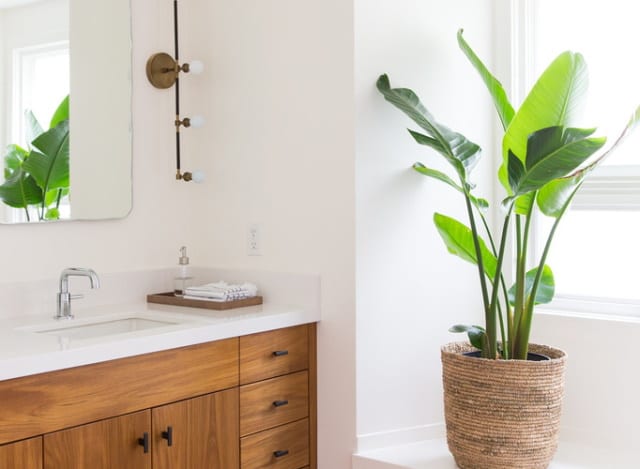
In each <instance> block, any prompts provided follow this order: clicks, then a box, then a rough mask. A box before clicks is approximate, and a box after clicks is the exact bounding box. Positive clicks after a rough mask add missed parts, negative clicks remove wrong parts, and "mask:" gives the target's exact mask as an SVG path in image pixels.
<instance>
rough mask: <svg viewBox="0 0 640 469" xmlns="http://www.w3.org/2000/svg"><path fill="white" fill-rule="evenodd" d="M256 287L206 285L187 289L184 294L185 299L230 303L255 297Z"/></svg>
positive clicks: (245, 284)
mask: <svg viewBox="0 0 640 469" xmlns="http://www.w3.org/2000/svg"><path fill="white" fill-rule="evenodd" d="M257 293H258V287H256V286H255V285H254V284H253V283H248V282H247V283H243V284H242V285H229V284H228V283H227V282H223V281H220V282H215V283H207V284H206V285H199V286H195V287H188V288H187V289H186V290H185V292H184V297H185V298H195V299H207V300H212V301H232V300H240V299H243V298H250V297H253V296H256V294H257Z"/></svg>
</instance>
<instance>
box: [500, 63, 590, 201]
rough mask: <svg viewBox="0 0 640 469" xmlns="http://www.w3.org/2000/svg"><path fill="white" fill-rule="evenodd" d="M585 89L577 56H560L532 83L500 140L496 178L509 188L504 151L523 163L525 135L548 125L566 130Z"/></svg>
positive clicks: (583, 66) (583, 67)
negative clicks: (500, 149) (497, 176)
mask: <svg viewBox="0 0 640 469" xmlns="http://www.w3.org/2000/svg"><path fill="white" fill-rule="evenodd" d="M587 87H588V75H587V66H586V64H585V62H584V59H583V57H582V55H581V54H578V53H574V52H569V51H567V52H564V53H562V54H560V55H559V56H558V57H557V58H556V59H555V60H554V61H553V62H552V63H551V64H550V65H549V67H547V69H546V70H545V71H544V72H543V73H542V75H541V76H540V78H538V81H537V82H536V83H535V85H534V86H533V88H532V89H531V91H530V92H529V94H528V95H527V97H526V98H525V100H524V102H523V103H522V105H521V106H520V108H519V109H518V111H517V112H516V114H515V115H514V117H513V119H512V121H511V123H510V124H509V127H508V128H507V131H506V132H505V135H504V138H503V140H502V151H503V163H502V165H501V167H500V171H499V178H500V181H501V183H502V184H503V186H504V187H505V189H507V191H511V187H510V186H509V181H508V175H507V166H508V151H509V150H511V151H512V152H513V154H514V155H516V156H518V158H520V159H521V160H522V161H526V154H527V142H528V139H529V135H531V134H532V133H533V132H536V131H538V130H540V129H545V128H547V127H552V126H563V127H570V126H571V124H572V123H573V122H574V120H575V118H576V116H577V114H578V113H579V111H580V107H581V104H582V97H583V95H584V93H585V92H586V90H587Z"/></svg>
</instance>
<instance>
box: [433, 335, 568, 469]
mask: <svg viewBox="0 0 640 469" xmlns="http://www.w3.org/2000/svg"><path fill="white" fill-rule="evenodd" d="M474 350H476V349H475V348H473V347H472V346H471V345H469V344H467V343H463V342H458V343H451V344H448V345H445V346H443V347H442V349H441V355H442V374H443V384H444V411H445V421H446V425H447V443H448V445H449V451H451V454H452V455H453V457H454V459H455V461H456V464H457V465H458V467H460V468H461V469H544V468H546V467H548V466H549V463H550V462H551V459H552V458H553V455H554V453H555V452H556V448H557V446H558V429H559V426H560V410H561V404H562V395H563V390H564V368H565V361H566V355H565V353H564V352H563V351H561V350H557V349H554V348H551V347H546V346H544V345H534V344H530V346H529V352H534V353H539V354H542V355H546V356H548V357H549V358H550V360H546V361H527V360H488V359H484V358H476V357H469V356H466V355H462V354H463V353H464V352H470V351H474Z"/></svg>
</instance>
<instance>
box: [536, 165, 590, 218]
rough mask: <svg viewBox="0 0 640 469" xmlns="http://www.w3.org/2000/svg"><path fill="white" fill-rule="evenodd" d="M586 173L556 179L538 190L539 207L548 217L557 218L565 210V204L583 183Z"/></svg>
mask: <svg viewBox="0 0 640 469" xmlns="http://www.w3.org/2000/svg"><path fill="white" fill-rule="evenodd" d="M585 176H586V173H581V174H579V175H577V176H571V177H566V178H561V179H556V180H554V181H551V182H550V183H548V184H547V185H545V186H544V187H543V188H542V189H540V191H539V192H538V198H537V202H538V208H539V209H540V211H541V212H542V213H544V214H545V215H547V216H548V217H553V218H557V217H559V216H560V215H562V214H563V213H564V211H565V206H566V204H567V203H568V202H569V200H570V199H571V198H572V197H573V195H574V194H575V192H576V191H577V190H578V189H579V188H580V186H581V185H582V181H583V180H584V177H585Z"/></svg>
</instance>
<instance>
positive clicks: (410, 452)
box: [353, 438, 640, 469]
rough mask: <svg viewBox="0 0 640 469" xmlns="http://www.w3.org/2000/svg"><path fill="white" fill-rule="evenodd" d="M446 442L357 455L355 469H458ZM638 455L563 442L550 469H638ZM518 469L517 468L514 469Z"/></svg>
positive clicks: (427, 443)
mask: <svg viewBox="0 0 640 469" xmlns="http://www.w3.org/2000/svg"><path fill="white" fill-rule="evenodd" d="M456 468H457V466H456V464H455V463H454V462H453V458H452V457H451V455H450V454H449V450H448V449H447V442H446V440H445V439H444V438H443V439H437V440H428V441H422V442H419V443H413V444H410V445H404V446H395V447H391V448H384V449H380V450H375V451H370V452H367V453H363V454H358V455H354V457H353V469H456ZM638 468H640V457H639V456H638V455H636V454H631V453H626V454H625V453H621V452H613V451H605V450H601V449H594V448H588V447H584V446H580V445H577V444H574V443H566V442H561V443H560V445H559V447H558V452H557V454H556V457H555V458H554V460H553V462H552V463H551V465H550V466H549V469H638ZM514 469H516V468H514Z"/></svg>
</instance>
